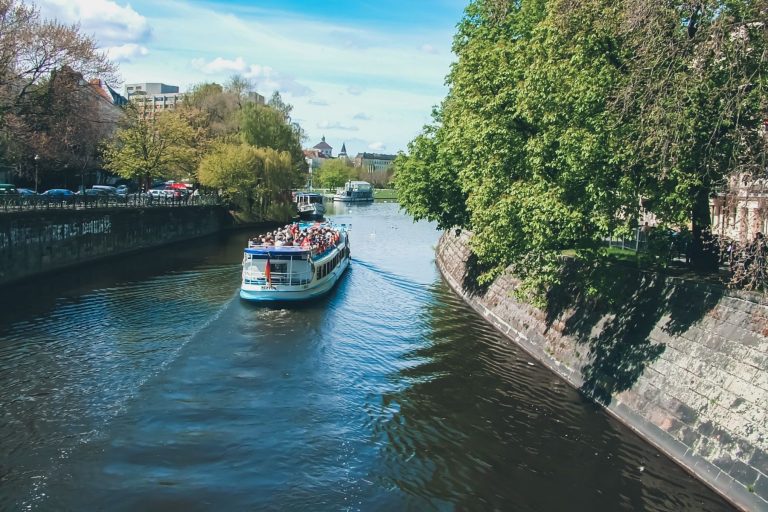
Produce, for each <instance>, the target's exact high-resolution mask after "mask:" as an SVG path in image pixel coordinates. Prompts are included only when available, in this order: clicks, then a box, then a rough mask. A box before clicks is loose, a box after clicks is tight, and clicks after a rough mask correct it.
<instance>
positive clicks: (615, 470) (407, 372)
mask: <svg viewBox="0 0 768 512" xmlns="http://www.w3.org/2000/svg"><path fill="white" fill-rule="evenodd" d="M332 213H333V214H334V219H336V220H337V221H339V222H351V223H352V224H353V231H352V234H351V243H352V252H353V258H354V261H353V265H352V267H351V269H350V271H349V272H348V273H347V274H346V275H345V276H344V278H343V279H342V280H341V281H340V283H339V285H338V287H337V288H336V289H334V291H333V292H332V293H331V294H330V295H329V296H328V297H326V298H324V299H322V300H320V301H317V302H314V303H311V304H308V305H305V306H296V307H291V308H287V309H282V308H275V307H271V308H268V307H257V306H254V305H251V304H248V303H244V302H241V301H240V300H239V299H238V298H237V291H238V285H239V273H240V268H239V265H240V261H241V253H242V246H243V245H244V244H245V240H246V238H247V236H248V233H236V234H231V235H227V236H222V237H213V238H210V239H207V240H204V241H202V242H199V243H194V244H183V245H177V246H174V247H170V248H164V249H161V250H157V251H153V252H150V253H146V254H143V255H140V256H131V257H128V258H122V259H114V260H110V261H108V262H106V263H103V264H98V265H91V266H88V267H83V268H80V269H77V270H72V271H68V272H66V273H64V274H63V275H60V276H56V277H48V278H45V279H41V280H38V281H36V282H34V283H30V284H28V285H24V286H19V287H15V288H12V289H5V290H3V293H2V297H0V414H1V415H2V421H1V422H0V510H78V511H79V510H100V509H103V510H118V511H120V510H125V511H129V510H162V511H195V510H312V511H316V510H516V511H551V510H569V511H573V510H577V511H578V510H584V511H595V510H600V511H602V510H611V511H614V510H658V511H667V510H696V511H699V510H706V511H714V510H729V507H728V505H727V504H726V503H724V502H723V501H722V500H721V499H720V498H719V497H718V496H716V495H714V494H713V493H712V492H711V491H709V490H708V489H707V488H705V487H704V486H703V485H702V484H699V483H698V482H696V481H695V480H693V479H692V478H691V477H689V476H688V475H687V474H685V473H684V472H683V471H682V470H680V469H679V468H678V467H677V466H675V465H674V464H673V463H671V462H670V461H669V460H667V459H666V458H664V457H663V456H660V455H659V453H658V452H656V451H655V450H653V449H652V448H650V447H649V446H648V445H646V444H645V443H643V442H642V441H640V440H639V439H638V438H637V437H635V436H634V435H633V434H632V433H630V432H629V431H628V430H627V429H625V428H623V427H622V426H620V425H618V424H617V423H616V422H615V421H613V420H612V419H611V418H609V417H608V416H607V415H606V414H604V413H603V412H601V411H600V410H599V409H598V408H596V407H594V406H592V405H590V404H589V403H588V402H586V401H584V400H583V399H582V398H581V397H580V396H579V395H578V393H576V392H575V391H574V390H572V389H571V388H569V387H568V386H567V385H566V384H565V383H564V382H563V381H561V380H560V379H558V378H557V377H556V376H554V375H553V374H552V373H550V372H549V371H547V370H546V369H544V368H542V367H541V365H539V364H538V363H536V362H535V361H534V360H532V359H531V358H529V357H528V356H527V355H526V354H525V353H524V352H522V351H521V350H520V349H518V348H516V347H515V346H514V345H512V344H511V343H510V342H509V341H508V340H506V339H505V338H504V337H502V336H501V335H499V334H498V333H496V332H495V331H494V330H493V329H491V328H490V327H489V326H488V325H487V324H486V323H485V322H484V321H483V320H482V319H481V318H480V317H478V316H477V315H476V314H475V313H474V312H472V311H471V310H470V309H469V308H468V307H466V306H465V305H464V304H463V303H462V302H461V301H460V300H459V299H458V298H457V297H456V296H455V295H454V294H453V293H452V292H451V290H450V289H449V288H447V286H446V285H445V284H443V282H442V280H441V278H440V276H439V274H438V272H437V270H436V267H435V264H434V261H433V257H434V245H435V244H436V242H437V237H438V234H437V233H436V232H435V230H434V227H433V226H431V225H429V224H426V223H419V224H414V223H412V222H411V220H410V219H408V218H406V217H405V216H403V215H402V214H401V213H399V212H398V209H397V206H396V205H393V204H375V205H359V206H355V205H353V206H341V205H338V206H336V211H335V212H332Z"/></svg>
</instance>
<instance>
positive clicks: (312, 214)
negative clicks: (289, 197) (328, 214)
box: [294, 192, 325, 220]
mask: <svg viewBox="0 0 768 512" xmlns="http://www.w3.org/2000/svg"><path fill="white" fill-rule="evenodd" d="M294 202H295V203H296V208H297V209H298V210H299V217H300V218H302V219H305V220H311V219H322V218H323V215H325V205H323V195H322V194H317V193H315V192H299V193H298V194H296V197H295V198H294Z"/></svg>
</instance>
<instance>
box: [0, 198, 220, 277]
mask: <svg viewBox="0 0 768 512" xmlns="http://www.w3.org/2000/svg"><path fill="white" fill-rule="evenodd" d="M230 223H231V218H230V217H229V216H228V214H227V212H226V211H225V210H224V209H223V208H220V207H216V206H199V207H198V206H194V207H184V208H171V207H169V208H146V209H141V208H137V209H129V208H120V209H92V210H90V209H89V210H64V209H62V210H45V211H27V212H13V213H9V214H4V215H0V285H3V284H6V283H9V282H12V281H18V280H20V279H24V278H26V277H31V276H33V275H37V274H41V273H44V272H50V271H53V270H57V269H61V268H64V267H68V266H72V265H77V264H82V263H87V262H88V261H92V260H96V259H100V258H104V257H108V256H115V255H118V254H124V253H127V252H131V251H136V250H139V249H145V248H149V247H156V246H160V245H164V244H168V243H171V242H178V241H183V240H189V239H193V238H197V237H200V236H205V235H209V234H213V233H216V232H218V231H220V230H221V229H223V228H225V227H226V226H228V225H229V224H230Z"/></svg>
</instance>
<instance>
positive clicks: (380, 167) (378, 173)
mask: <svg viewBox="0 0 768 512" xmlns="http://www.w3.org/2000/svg"><path fill="white" fill-rule="evenodd" d="M395 158H397V155H385V154H383V153H358V154H357V156H356V157H355V161H354V166H355V167H356V168H357V169H358V175H359V176H360V179H364V180H366V181H368V182H370V183H373V184H374V185H377V186H382V187H383V186H386V185H387V184H389V182H390V180H391V179H392V175H393V174H394V168H393V165H394V163H395Z"/></svg>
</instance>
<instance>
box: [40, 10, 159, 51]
mask: <svg viewBox="0 0 768 512" xmlns="http://www.w3.org/2000/svg"><path fill="white" fill-rule="evenodd" d="M37 4H38V6H39V7H40V13H41V14H42V15H43V17H45V18H48V19H56V20H58V21H60V22H62V23H78V24H79V25H80V28H81V29H82V31H83V32H84V33H85V34H89V35H93V36H95V38H96V41H97V43H98V44H99V45H100V46H101V47H103V48H107V47H115V46H120V45H124V44H126V43H142V42H146V41H148V40H149V39H150V37H151V36H152V29H151V27H150V25H149V22H148V21H147V18H145V17H144V16H142V15H141V14H139V13H138V12H136V11H135V10H134V9H133V7H131V6H130V4H126V5H125V6H123V5H120V4H119V3H117V2H114V1H112V0H87V1H83V0H38V1H37Z"/></svg>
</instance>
